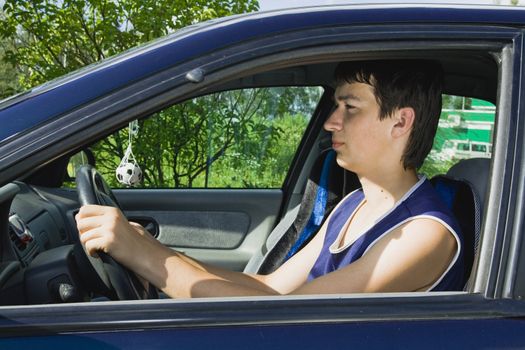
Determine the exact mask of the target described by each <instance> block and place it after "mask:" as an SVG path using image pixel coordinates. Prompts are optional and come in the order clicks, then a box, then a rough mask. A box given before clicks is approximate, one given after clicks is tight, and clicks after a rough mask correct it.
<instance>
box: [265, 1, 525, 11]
mask: <svg viewBox="0 0 525 350" xmlns="http://www.w3.org/2000/svg"><path fill="white" fill-rule="evenodd" d="M356 2H358V3H370V4H371V3H410V2H411V3H419V4H421V3H455V4H483V5H509V4H510V0H441V1H435V0H434V1H433V0H425V1H421V0H420V1H416V0H405V1H403V0H397V1H396V0H366V1H364V0H360V1H351V0H259V8H260V10H261V11H266V10H274V9H279V8H291V7H304V6H314V5H323V4H324V5H333V4H351V3H356ZM519 4H520V5H525V0H520V1H519Z"/></svg>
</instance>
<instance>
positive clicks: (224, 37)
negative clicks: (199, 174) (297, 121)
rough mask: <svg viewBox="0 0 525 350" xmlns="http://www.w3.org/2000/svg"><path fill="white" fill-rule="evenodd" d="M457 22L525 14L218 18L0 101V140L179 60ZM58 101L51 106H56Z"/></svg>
mask: <svg viewBox="0 0 525 350" xmlns="http://www.w3.org/2000/svg"><path fill="white" fill-rule="evenodd" d="M397 23H411V24H413V23H425V24H429V23H445V24H447V23H459V24H482V23H486V24H492V25H507V26H515V25H522V24H524V23H525V9H521V8H519V7H501V6H466V5H446V6H445V5H419V6H415V5H407V4H405V5H336V6H322V7H308V8H300V9H289V10H274V11H268V12H257V13H250V14H243V15H236V16H231V17H225V18H221V19H216V20H212V21H208V22H203V23H200V24H197V25H193V26H190V27H186V28H184V29H182V30H179V31H177V32H175V33H173V34H171V35H168V36H166V37H163V38H161V39H158V40H155V41H153V42H151V43H148V44H146V45H142V46H139V47H136V48H134V49H131V50H129V51H127V52H124V53H122V54H120V55H117V56H114V57H112V58H109V59H106V60H104V61H101V62H98V63H96V64H93V65H91V66H89V67H86V68H84V69H81V70H79V71H77V72H74V73H71V74H69V75H67V76H65V77H63V78H59V79H56V80H54V81H52V82H49V83H46V84H44V85H41V86H39V87H37V88H34V89H32V90H30V91H28V92H26V93H24V94H22V95H19V96H17V97H14V98H11V99H8V100H5V101H4V102H2V103H0V123H2V124H3V126H4V127H3V128H2V130H1V131H0V141H1V140H4V139H6V138H8V137H10V136H12V135H14V134H16V133H17V132H20V131H22V130H25V129H27V128H30V127H31V126H34V125H36V124H37V123H39V122H43V121H45V120H48V119H51V118H53V117H55V116H58V115H60V114H62V113H63V112H64V111H68V110H72V109H74V108H76V107H78V106H81V105H82V104H84V103H87V102H89V101H91V100H94V99H96V98H97V97H99V96H103V95H105V94H107V93H109V92H111V91H114V90H117V89H119V88H122V87H124V86H126V85H129V84H130V83H133V82H134V81H138V80H140V79H143V78H145V77H148V76H151V75H153V74H155V73H158V72H161V71H164V70H166V69H169V68H170V67H173V66H175V65H177V64H179V63H181V62H185V61H189V60H191V59H192V58H194V57H197V56H199V55H203V54H205V53H208V52H213V51H215V50H219V49H221V48H225V47H228V46H231V45H234V44H237V43H241V42H245V41H249V40H252V39H255V38H259V37H261V36H271V35H277V34H280V33H285V32H291V31H298V30H304V29H312V28H321V27H327V26H330V27H333V26H338V25H355V24H359V25H367V24H397ZM57 100H60V101H61V103H60V104H57V103H55V101H57Z"/></svg>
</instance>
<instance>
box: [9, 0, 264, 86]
mask: <svg viewBox="0 0 525 350" xmlns="http://www.w3.org/2000/svg"><path fill="white" fill-rule="evenodd" d="M257 9H258V3H257V1H256V0H236V1H232V0H212V1H209V0H206V1H205V0H192V1H187V0H5V3H4V7H3V11H4V13H5V16H4V18H1V19H0V36H1V37H2V38H4V39H5V40H8V41H10V42H11V45H12V46H11V48H9V49H7V50H6V55H5V59H6V60H7V61H8V62H10V63H11V64H12V65H14V66H16V67H17V68H18V69H19V70H20V71H21V73H22V74H21V75H20V77H21V84H22V86H23V87H24V88H30V87H33V86H35V85H38V84H41V83H44V82H46V81H49V80H51V79H53V78H55V77H58V76H61V75H64V74H65V73H68V72H71V71H73V70H76V69H78V68H80V67H83V66H85V65H88V64H91V63H93V62H97V61H99V60H101V59H104V58H106V57H109V56H112V55H114V54H116V53H119V52H122V51H124V50H126V49H129V48H131V47H133V46H136V45H137V44H140V43H144V42H147V41H150V40H152V39H154V38H158V37H160V36H163V35H165V34H167V33H170V32H172V31H174V30H176V29H178V28H181V27H184V26H187V25H190V24H193V23H197V22H200V21H204V20H208V19H212V18H217V17H222V16H226V15H231V14H236V13H242V12H249V11H254V10H257Z"/></svg>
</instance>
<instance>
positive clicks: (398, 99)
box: [335, 59, 443, 169]
mask: <svg viewBox="0 0 525 350" xmlns="http://www.w3.org/2000/svg"><path fill="white" fill-rule="evenodd" d="M442 81H443V70H442V68H441V65H440V64H439V63H437V62H435V61H431V60H413V59H409V60H380V61H352V62H343V63H340V64H339V65H338V66H337V68H336V70H335V82H336V84H337V85H341V84H343V83H345V82H346V83H350V84H351V83H365V84H368V85H371V86H372V88H373V91H374V95H375V97H376V100H377V103H378V105H379V108H380V115H379V118H380V119H381V120H382V119H384V118H387V117H390V116H391V115H392V114H393V112H394V111H395V110H396V109H399V108H404V107H412V108H413V109H414V111H415V119H414V125H413V127H412V132H411V133H410V136H409V139H408V143H407V145H406V147H405V151H404V153H403V156H402V158H401V160H402V161H403V166H404V167H405V169H409V168H413V169H417V168H419V167H420V166H421V165H422V164H423V161H424V160H425V158H426V156H427V155H428V153H429V152H430V150H431V149H432V144H433V142H434V136H435V134H436V130H437V127H438V122H439V116H440V114H441V90H442Z"/></svg>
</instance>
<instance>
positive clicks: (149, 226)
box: [128, 216, 159, 238]
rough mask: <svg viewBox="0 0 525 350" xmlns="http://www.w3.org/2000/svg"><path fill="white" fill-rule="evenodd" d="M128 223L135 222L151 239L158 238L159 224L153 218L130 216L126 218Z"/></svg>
mask: <svg viewBox="0 0 525 350" xmlns="http://www.w3.org/2000/svg"><path fill="white" fill-rule="evenodd" d="M128 220H129V221H132V222H136V223H137V224H140V225H141V226H142V227H144V228H145V229H146V231H148V232H149V233H150V234H151V235H152V236H153V237H155V238H157V237H158V236H159V224H158V223H157V221H156V220H155V219H154V218H151V217H145V216H139V217H137V216H130V217H128Z"/></svg>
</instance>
